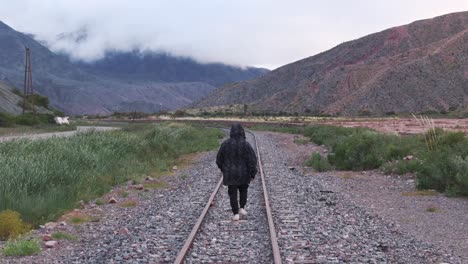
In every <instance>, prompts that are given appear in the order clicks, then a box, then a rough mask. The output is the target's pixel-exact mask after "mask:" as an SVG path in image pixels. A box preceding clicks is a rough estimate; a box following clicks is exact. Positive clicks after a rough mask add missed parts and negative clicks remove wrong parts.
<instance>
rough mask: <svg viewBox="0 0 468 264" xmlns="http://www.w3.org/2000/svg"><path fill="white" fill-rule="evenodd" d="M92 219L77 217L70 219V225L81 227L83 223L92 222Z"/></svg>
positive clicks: (82, 216)
mask: <svg viewBox="0 0 468 264" xmlns="http://www.w3.org/2000/svg"><path fill="white" fill-rule="evenodd" d="M90 221H91V218H90V217H89V216H87V215H75V216H73V217H71V218H70V223H72V224H75V225H79V224H82V223H86V222H90Z"/></svg>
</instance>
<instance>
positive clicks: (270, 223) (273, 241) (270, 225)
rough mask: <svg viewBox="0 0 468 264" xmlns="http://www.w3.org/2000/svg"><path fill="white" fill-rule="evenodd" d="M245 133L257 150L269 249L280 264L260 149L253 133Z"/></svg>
mask: <svg viewBox="0 0 468 264" xmlns="http://www.w3.org/2000/svg"><path fill="white" fill-rule="evenodd" d="M247 132H248V133H250V134H251V135H252V136H253V138H254V141H255V148H256V149H257V160H258V168H259V170H260V177H261V179H262V186H263V198H264V199H265V208H266V214H267V218H268V229H269V230H270V240H271V248H272V250H273V261H274V263H275V264H281V263H282V261H281V254H280V249H279V246H278V237H277V235H276V228H275V223H274V222H273V214H272V213H271V207H270V199H269V198H268V189H267V187H266V181H265V174H264V173H263V165H262V158H261V155H260V149H259V148H258V143H257V137H256V136H255V134H254V133H253V132H251V131H249V130H247Z"/></svg>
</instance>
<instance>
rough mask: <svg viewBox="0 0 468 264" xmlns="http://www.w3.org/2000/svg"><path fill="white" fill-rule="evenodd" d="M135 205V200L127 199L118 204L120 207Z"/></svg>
mask: <svg viewBox="0 0 468 264" xmlns="http://www.w3.org/2000/svg"><path fill="white" fill-rule="evenodd" d="M136 205H137V202H136V201H133V200H132V201H127V202H123V203H121V204H120V206H121V207H134V206H136Z"/></svg>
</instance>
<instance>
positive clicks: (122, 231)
mask: <svg viewBox="0 0 468 264" xmlns="http://www.w3.org/2000/svg"><path fill="white" fill-rule="evenodd" d="M128 233H130V231H128V228H126V227H122V228H120V230H119V234H121V235H127V234H128Z"/></svg>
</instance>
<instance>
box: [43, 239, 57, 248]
mask: <svg viewBox="0 0 468 264" xmlns="http://www.w3.org/2000/svg"><path fill="white" fill-rule="evenodd" d="M45 246H46V248H55V247H56V246H57V241H55V240H51V241H47V242H46V243H45Z"/></svg>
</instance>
